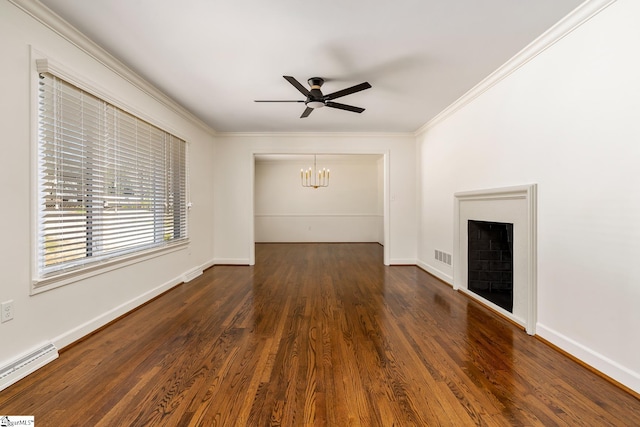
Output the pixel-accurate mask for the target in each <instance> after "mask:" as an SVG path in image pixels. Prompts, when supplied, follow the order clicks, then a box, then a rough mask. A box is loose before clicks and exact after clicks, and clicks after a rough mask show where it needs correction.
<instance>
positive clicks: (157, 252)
mask: <svg viewBox="0 0 640 427" xmlns="http://www.w3.org/2000/svg"><path fill="white" fill-rule="evenodd" d="M188 245H189V240H188V239H187V240H184V241H182V242H179V243H175V244H173V245H170V246H166V247H162V248H154V249H149V250H147V251H143V252H137V253H135V254H128V255H123V256H121V257H118V258H114V259H111V260H105V261H103V262H100V263H98V264H95V265H91V266H87V267H83V268H80V269H77V270H73V271H67V272H60V273H54V274H53V275H51V276H47V277H39V278H36V279H33V280H32V282H31V295H35V294H39V293H42V292H46V291H49V290H51V289H55V288H59V287H60V286H64V285H68V284H70V283H74V282H78V281H80V280H84V279H88V278H90V277H94V276H98V275H100V274H104V273H108V272H109V271H113V270H117V269H119V268H122V267H127V266H129V265H133V264H137V263H140V262H144V261H147V260H150V259H152V258H156V257H159V256H161V255H166V254H169V253H172V252H177V251H181V250H184V249H186V247H187V246H188Z"/></svg>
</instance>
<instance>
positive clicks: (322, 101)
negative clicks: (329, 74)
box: [255, 76, 371, 119]
mask: <svg viewBox="0 0 640 427" xmlns="http://www.w3.org/2000/svg"><path fill="white" fill-rule="evenodd" d="M282 77H284V78H285V80H287V81H288V82H289V83H291V84H292V85H293V87H295V88H296V89H298V90H299V91H300V93H302V94H303V95H304V96H306V99H305V100H295V101H290V100H282V101H279V100H274V101H262V100H256V101H255V102H304V104H305V105H306V106H307V108H306V109H305V110H304V111H303V112H302V115H301V116H300V118H301V119H302V118H305V117H308V116H309V114H311V112H312V111H313V110H314V109H315V108H321V107H331V108H337V109H339V110H347V111H353V112H354V113H362V112H363V111H364V108H360V107H354V106H352V105H346V104H340V103H338V102H333V101H331V100H332V99H336V98H340V97H342V96H346V95H351V94H352V93H356V92H360V91H361V90H365V89H369V88H370V87H371V85H370V84H369V83H368V82H364V83H360V84H358V85H355V86H351V87H348V88H346V89H342V90H339V91H337V92H333V93H330V94H328V95H323V94H322V91H321V90H320V88H321V87H322V84H323V83H324V79H323V78H322V77H311V78H310V79H309V80H307V83H309V86H310V87H311V90H308V89H307V88H306V87H304V86H302V85H301V84H300V82H299V81H297V80H296V79H295V78H293V77H291V76H282Z"/></svg>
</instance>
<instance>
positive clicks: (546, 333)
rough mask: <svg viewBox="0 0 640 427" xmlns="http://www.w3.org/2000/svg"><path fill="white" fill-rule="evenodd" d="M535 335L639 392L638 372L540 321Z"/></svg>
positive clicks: (639, 374) (639, 380)
mask: <svg viewBox="0 0 640 427" xmlns="http://www.w3.org/2000/svg"><path fill="white" fill-rule="evenodd" d="M536 335H539V336H540V338H542V339H543V340H545V341H548V342H549V343H550V344H552V345H553V346H556V347H558V348H559V349H560V350H562V351H564V352H566V353H568V354H569V355H570V356H573V357H575V358H576V359H578V361H579V362H582V363H584V364H586V365H588V366H589V367H591V368H593V369H595V370H596V371H598V372H600V373H602V374H603V375H605V376H606V377H609V378H611V379H612V380H614V381H616V382H618V383H620V384H621V385H623V386H624V387H628V388H629V389H630V390H631V391H633V392H635V393H640V373H638V372H634V371H632V370H631V369H628V368H626V367H624V366H622V365H620V364H619V363H616V362H614V361H613V360H611V359H609V358H607V357H606V356H603V355H602V354H600V353H598V352H596V351H593V350H591V349H590V348H588V347H586V346H584V345H582V344H580V343H578V342H576V341H574V340H572V339H571V338H569V337H567V336H565V335H562V334H561V333H559V332H557V331H554V330H553V329H551V328H549V327H547V326H545V325H542V324H540V323H538V324H537V325H536Z"/></svg>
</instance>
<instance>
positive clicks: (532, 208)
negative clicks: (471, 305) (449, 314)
mask: <svg viewBox="0 0 640 427" xmlns="http://www.w3.org/2000/svg"><path fill="white" fill-rule="evenodd" d="M454 196H455V204H454V230H453V236H454V242H453V289H456V290H459V291H461V292H464V293H465V294H467V295H469V296H470V297H472V298H474V299H477V300H479V301H481V302H482V303H484V304H487V303H488V302H487V301H486V300H484V299H483V298H481V297H479V296H477V295H476V294H475V293H473V292H471V291H469V290H468V289H467V284H466V283H463V278H464V277H466V274H463V273H464V272H465V271H466V269H467V268H468V266H467V265H463V264H465V263H463V262H462V261H461V260H462V256H461V250H462V245H461V240H460V239H461V235H460V222H461V218H460V205H461V203H468V202H474V201H480V202H490V201H500V200H523V201H524V206H526V207H525V208H524V209H525V210H526V212H523V215H524V216H525V218H526V220H525V226H526V232H525V235H526V238H527V242H526V252H527V253H526V257H525V259H526V276H525V277H526V281H527V286H526V289H527V291H526V292H527V294H526V301H527V302H526V313H524V314H525V319H521V318H517V317H515V316H514V315H513V314H512V313H509V312H508V311H506V310H503V309H501V308H500V307H497V306H495V307H494V308H495V309H496V310H497V311H499V312H501V313H502V314H504V315H505V316H507V317H508V318H511V319H513V320H514V321H516V322H517V323H519V324H521V325H522V326H524V328H525V330H526V332H527V333H528V334H529V335H535V333H536V331H535V330H536V322H537V242H536V240H537V185H536V184H527V185H520V186H514V187H502V188H492V189H485V190H474V191H464V192H459V193H455V194H454ZM464 237H465V238H466V236H464ZM463 269H464V270H463ZM514 287H515V283H514ZM488 304H489V305H491V306H492V307H493V304H491V303H488Z"/></svg>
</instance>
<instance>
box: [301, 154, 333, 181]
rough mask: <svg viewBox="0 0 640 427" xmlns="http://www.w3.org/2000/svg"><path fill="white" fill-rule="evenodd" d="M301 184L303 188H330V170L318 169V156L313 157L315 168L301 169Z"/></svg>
mask: <svg viewBox="0 0 640 427" xmlns="http://www.w3.org/2000/svg"><path fill="white" fill-rule="evenodd" d="M300 183H301V184H302V186H303V187H310V188H318V187H328V186H329V169H325V168H322V170H318V169H317V167H316V155H315V154H314V155H313V168H309V169H307V170H304V169H300Z"/></svg>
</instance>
